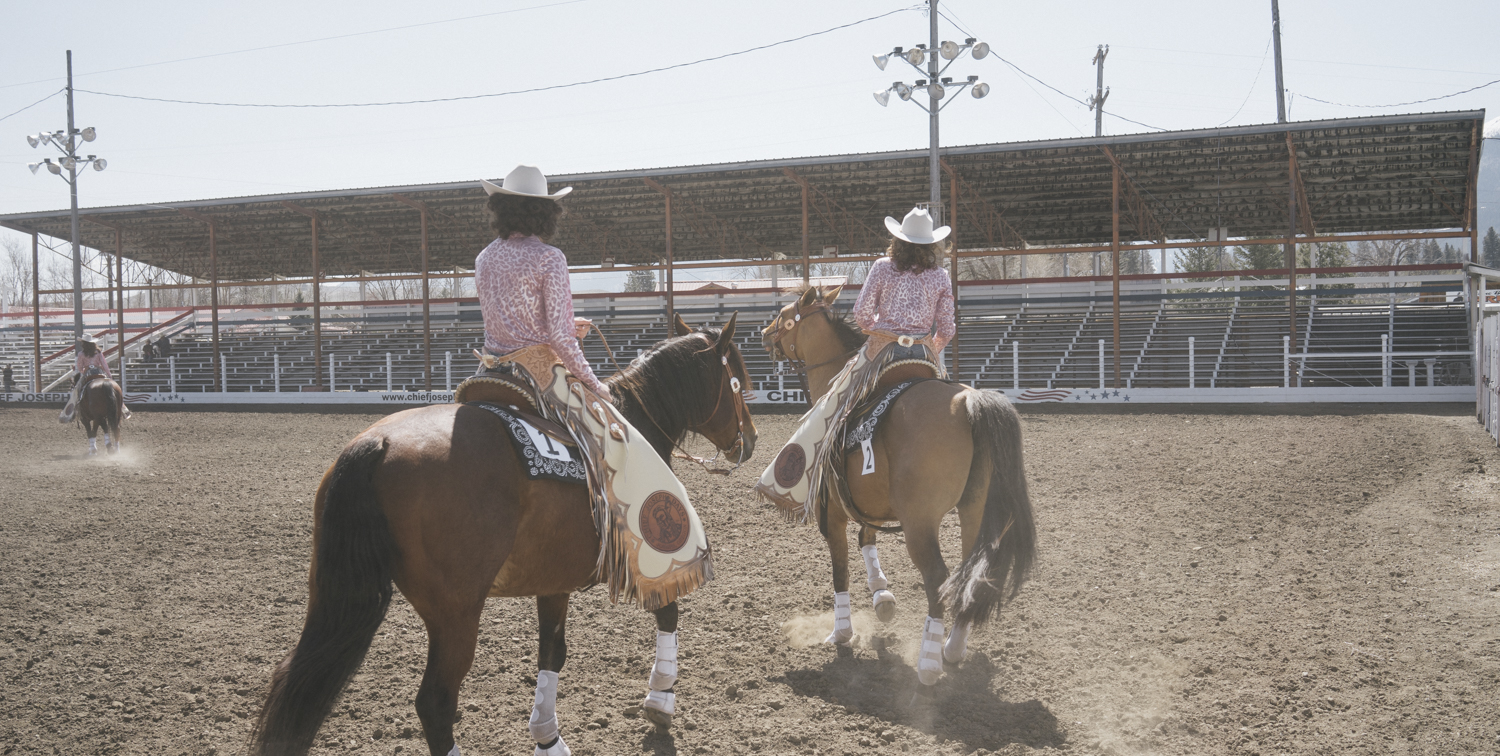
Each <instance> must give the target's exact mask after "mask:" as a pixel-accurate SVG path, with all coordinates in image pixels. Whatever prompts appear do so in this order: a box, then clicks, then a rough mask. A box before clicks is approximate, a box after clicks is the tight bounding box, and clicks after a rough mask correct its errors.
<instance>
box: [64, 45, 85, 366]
mask: <svg viewBox="0 0 1500 756" xmlns="http://www.w3.org/2000/svg"><path fill="white" fill-rule="evenodd" d="M77 144H78V131H77V129H75V128H73V51H72V50H69V51H68V156H69V157H74V156H76V155H77V154H78V150H77ZM66 162H67V166H66V167H67V169H68V195H69V197H70V198H71V199H72V202H73V216H72V218H73V338H74V339H75V340H76V339H78V338H80V337H81V336H83V250H81V249H79V247H78V163H77V161H76V160H68V161H66Z"/></svg>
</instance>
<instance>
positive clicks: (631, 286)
mask: <svg viewBox="0 0 1500 756" xmlns="http://www.w3.org/2000/svg"><path fill="white" fill-rule="evenodd" d="M625 290H626V291H656V273H655V271H650V270H632V271H630V272H629V273H626V274H625Z"/></svg>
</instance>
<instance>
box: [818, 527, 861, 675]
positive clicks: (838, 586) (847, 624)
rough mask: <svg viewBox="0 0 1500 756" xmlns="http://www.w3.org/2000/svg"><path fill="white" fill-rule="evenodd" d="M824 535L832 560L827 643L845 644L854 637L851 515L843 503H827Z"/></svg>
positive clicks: (825, 641)
mask: <svg viewBox="0 0 1500 756" xmlns="http://www.w3.org/2000/svg"><path fill="white" fill-rule="evenodd" d="M823 509H824V515H823V517H824V518H825V520H824V523H823V525H824V529H823V539H824V540H826V541H827V542H828V556H829V558H830V559H831V560H832V561H833V632H832V633H830V634H829V636H828V638H827V639H825V640H824V643H833V644H836V645H840V646H846V645H848V644H849V641H851V640H853V639H854V622H853V619H852V618H851V615H850V613H849V515H848V513H846V512H845V511H844V508H843V507H824V508H823Z"/></svg>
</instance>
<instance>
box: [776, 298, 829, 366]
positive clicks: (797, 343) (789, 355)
mask: <svg viewBox="0 0 1500 756" xmlns="http://www.w3.org/2000/svg"><path fill="white" fill-rule="evenodd" d="M843 290H844V287H842V286H836V287H834V288H831V289H828V290H827V291H824V290H823V289H822V288H821V287H818V286H809V287H807V288H806V289H804V290H803V292H802V295H801V296H799V297H797V299H796V301H794V302H792V303H790V304H788V305H787V306H785V307H783V308H781V312H779V313H777V314H776V319H775V320H773V321H771V324H770V325H768V326H766V327H765V329H764V330H762V331H761V332H760V342H761V345H762V346H764V347H765V348H766V351H767V352H769V353H770V354H771V359H773V360H791V361H793V362H807V361H808V360H816V359H818V358H817V357H816V356H814V354H813V353H814V352H815V350H816V349H817V348H818V346H819V345H820V342H821V341H823V339H822V338H821V337H822V336H824V334H822V333H817V334H807V331H808V330H809V329H808V328H804V327H803V326H804V325H805V324H808V323H811V322H813V321H815V320H822V321H824V324H825V325H826V324H827V323H828V322H829V319H828V318H812V319H809V317H808V316H810V315H814V314H816V313H819V312H822V313H824V314H825V315H826V314H827V313H828V312H829V311H830V310H831V309H832V308H833V303H834V302H836V301H838V298H839V294H840V293H841V292H843ZM811 328H814V329H816V328H817V326H811ZM828 330H829V331H830V333H831V329H828Z"/></svg>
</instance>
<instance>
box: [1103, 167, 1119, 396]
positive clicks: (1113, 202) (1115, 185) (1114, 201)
mask: <svg viewBox="0 0 1500 756" xmlns="http://www.w3.org/2000/svg"><path fill="white" fill-rule="evenodd" d="M1104 150H1105V154H1109V148H1108V147H1106V148H1104ZM1110 158H1111V162H1114V166H1113V170H1112V172H1111V175H1112V176H1113V177H1114V180H1113V181H1112V182H1111V186H1112V188H1111V190H1110V193H1109V205H1110V214H1111V216H1112V217H1113V220H1112V221H1111V228H1112V231H1111V233H1112V234H1113V236H1114V242H1113V243H1112V244H1111V246H1112V247H1113V249H1112V250H1110V251H1111V255H1110V257H1111V258H1112V259H1113V260H1114V265H1113V266H1112V267H1113V268H1114V270H1113V271H1111V273H1110V278H1111V279H1112V282H1113V284H1114V324H1115V330H1114V333H1115V388H1119V387H1120V174H1121V173H1122V172H1123V171H1121V170H1120V164H1119V163H1118V162H1115V161H1114V160H1113V158H1114V156H1113V155H1110Z"/></svg>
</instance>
